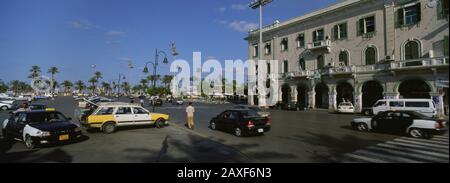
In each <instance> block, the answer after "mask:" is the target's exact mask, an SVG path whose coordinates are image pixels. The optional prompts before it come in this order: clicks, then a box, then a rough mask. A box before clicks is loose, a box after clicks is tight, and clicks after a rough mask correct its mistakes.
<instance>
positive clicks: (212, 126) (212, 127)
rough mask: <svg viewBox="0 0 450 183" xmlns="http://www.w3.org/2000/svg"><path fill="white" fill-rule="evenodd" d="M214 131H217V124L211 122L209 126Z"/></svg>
mask: <svg viewBox="0 0 450 183" xmlns="http://www.w3.org/2000/svg"><path fill="white" fill-rule="evenodd" d="M209 126H210V127H211V129H212V130H217V126H216V122H214V121H211V124H210V125H209Z"/></svg>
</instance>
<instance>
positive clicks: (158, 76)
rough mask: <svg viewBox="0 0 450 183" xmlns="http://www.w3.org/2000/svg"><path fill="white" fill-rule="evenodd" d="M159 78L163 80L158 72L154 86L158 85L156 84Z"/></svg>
mask: <svg viewBox="0 0 450 183" xmlns="http://www.w3.org/2000/svg"><path fill="white" fill-rule="evenodd" d="M159 80H161V75H159V74H158V75H156V76H155V83H154V85H153V86H156V84H157V83H158V81H159Z"/></svg>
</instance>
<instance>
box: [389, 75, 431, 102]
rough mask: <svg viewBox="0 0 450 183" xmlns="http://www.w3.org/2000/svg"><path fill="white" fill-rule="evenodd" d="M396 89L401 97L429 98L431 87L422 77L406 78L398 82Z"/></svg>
mask: <svg viewBox="0 0 450 183" xmlns="http://www.w3.org/2000/svg"><path fill="white" fill-rule="evenodd" d="M397 91H398V92H399V94H400V96H401V97H403V98H431V95H430V93H431V92H432V91H433V87H432V86H431V85H430V84H429V83H428V82H427V81H426V80H422V79H406V80H403V81H401V82H400V84H399V85H398V88H397Z"/></svg>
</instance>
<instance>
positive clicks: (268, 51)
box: [264, 43, 272, 55]
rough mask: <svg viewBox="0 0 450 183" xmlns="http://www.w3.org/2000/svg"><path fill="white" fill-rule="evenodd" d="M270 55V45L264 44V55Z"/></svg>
mask: <svg viewBox="0 0 450 183" xmlns="http://www.w3.org/2000/svg"><path fill="white" fill-rule="evenodd" d="M271 53H272V45H270V43H266V45H265V46H264V54H266V55H270V54H271Z"/></svg>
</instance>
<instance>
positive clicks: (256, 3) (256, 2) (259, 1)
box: [249, 0, 273, 79]
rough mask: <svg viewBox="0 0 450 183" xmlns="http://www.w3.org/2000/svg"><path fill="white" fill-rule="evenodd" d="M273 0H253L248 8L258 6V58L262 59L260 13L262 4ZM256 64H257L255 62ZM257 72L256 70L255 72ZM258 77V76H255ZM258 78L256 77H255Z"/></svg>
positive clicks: (261, 18)
mask: <svg viewBox="0 0 450 183" xmlns="http://www.w3.org/2000/svg"><path fill="white" fill-rule="evenodd" d="M272 1H273V0H254V1H253V2H252V3H250V5H249V6H250V8H252V9H258V8H259V44H258V60H262V56H261V55H262V52H263V33H262V29H263V26H262V24H263V17H262V16H263V15H262V9H263V6H265V5H267V4H269V3H271V2H272ZM256 65H258V64H257V63H256ZM256 73H257V72H256ZM256 77H258V76H256ZM256 79H258V78H256Z"/></svg>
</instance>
